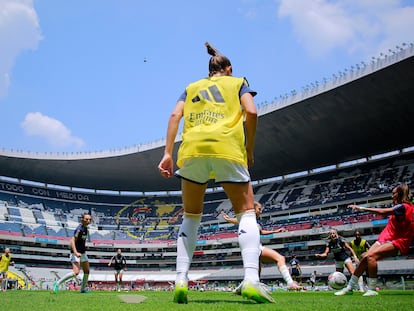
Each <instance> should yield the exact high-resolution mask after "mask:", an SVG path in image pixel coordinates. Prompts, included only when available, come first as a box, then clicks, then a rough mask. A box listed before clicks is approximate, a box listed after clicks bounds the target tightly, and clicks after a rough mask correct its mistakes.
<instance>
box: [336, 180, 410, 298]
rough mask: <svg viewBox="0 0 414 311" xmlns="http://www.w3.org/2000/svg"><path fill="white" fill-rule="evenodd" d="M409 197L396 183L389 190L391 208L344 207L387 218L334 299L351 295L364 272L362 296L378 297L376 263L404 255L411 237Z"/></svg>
mask: <svg viewBox="0 0 414 311" xmlns="http://www.w3.org/2000/svg"><path fill="white" fill-rule="evenodd" d="M410 198H411V193H410V189H409V188H408V186H407V185H406V184H400V185H398V186H396V187H395V188H394V189H393V190H392V203H393V206H392V207H388V208H372V207H362V206H358V205H354V204H352V205H349V206H348V207H349V208H352V209H353V210H357V211H368V212H372V213H377V214H382V215H389V218H388V223H387V225H386V226H385V228H384V230H382V232H381V233H380V235H379V236H378V239H377V241H376V242H375V243H374V244H373V245H372V246H371V247H370V249H369V250H368V251H367V252H366V253H365V255H363V257H362V259H361V261H360V262H359V265H358V267H357V268H356V269H355V271H354V273H353V274H352V276H351V279H350V281H349V283H348V285H347V286H346V287H345V288H344V289H342V290H340V291H338V292H336V293H335V295H336V296H342V295H346V294H350V293H352V288H353V287H354V286H355V284H357V282H358V278H359V277H360V276H361V275H362V274H363V273H364V271H366V270H367V283H368V291H367V292H366V293H365V294H364V295H363V296H376V295H378V292H376V291H375V288H376V281H377V273H378V263H377V261H378V260H381V259H384V258H386V257H395V256H397V255H399V254H401V255H406V254H407V253H408V250H409V248H410V244H411V241H412V240H413V238H414V216H413V215H414V205H413V204H412V202H411V200H410Z"/></svg>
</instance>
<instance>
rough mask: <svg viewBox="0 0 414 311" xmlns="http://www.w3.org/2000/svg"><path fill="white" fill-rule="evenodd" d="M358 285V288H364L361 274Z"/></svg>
mask: <svg viewBox="0 0 414 311" xmlns="http://www.w3.org/2000/svg"><path fill="white" fill-rule="evenodd" d="M358 287H359V289H360V290H364V278H363V276H362V275H361V276H360V277H359V279H358Z"/></svg>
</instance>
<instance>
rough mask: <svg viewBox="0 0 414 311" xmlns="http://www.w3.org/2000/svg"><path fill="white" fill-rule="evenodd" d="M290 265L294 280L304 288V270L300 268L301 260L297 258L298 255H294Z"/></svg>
mask: <svg viewBox="0 0 414 311" xmlns="http://www.w3.org/2000/svg"><path fill="white" fill-rule="evenodd" d="M289 265H290V270H291V272H290V274H291V275H292V278H293V280H294V281H295V282H297V284H299V286H302V268H301V267H300V262H299V259H297V258H296V255H293V258H292V260H291V261H290V262H289Z"/></svg>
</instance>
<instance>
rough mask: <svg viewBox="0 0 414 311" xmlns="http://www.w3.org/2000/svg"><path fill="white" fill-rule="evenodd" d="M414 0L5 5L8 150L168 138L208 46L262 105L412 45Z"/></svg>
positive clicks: (2, 79) (3, 91)
mask: <svg viewBox="0 0 414 311" xmlns="http://www.w3.org/2000/svg"><path fill="white" fill-rule="evenodd" d="M413 29H414V0H411V1H398V0H226V1H223V0H208V1H205V0H198V1H191V0H176V1H171V0H0V118H1V124H2V126H1V135H0V150H13V151H31V152H52V153H55V152H57V153H61V152H75V153H78V152H96V151H98V152H99V151H108V150H109V151H110V150H118V149H123V148H128V147H132V146H136V145H140V144H145V143H149V142H153V141H157V140H160V139H164V138H165V133H166V127H167V122H168V118H169V115H170V113H171V111H172V109H173V108H174V106H175V103H176V101H177V99H178V97H179V96H180V95H181V93H182V92H183V91H184V89H185V87H186V85H187V84H188V83H190V82H193V81H195V80H198V79H200V78H203V77H206V76H207V75H208V60H209V56H208V54H207V52H206V48H205V46H204V42H206V41H208V42H210V43H211V44H212V45H213V46H215V47H216V48H217V49H218V50H220V52H221V53H223V54H224V55H226V56H227V57H228V58H229V59H230V60H231V62H232V66H233V75H234V76H244V77H246V78H247V80H248V81H249V83H250V87H251V88H252V89H253V90H255V91H257V92H258V95H257V96H256V97H255V102H256V104H258V105H261V104H263V103H269V102H272V101H273V100H274V99H275V98H279V96H280V95H283V94H286V93H290V92H291V91H292V90H297V91H300V90H301V89H302V87H303V86H305V85H308V84H309V83H313V82H315V81H322V80H323V79H324V78H327V79H328V80H329V78H330V77H332V75H333V74H334V73H337V72H338V71H343V70H344V69H346V68H350V67H351V66H353V65H355V64H357V63H360V62H361V61H369V60H370V59H371V57H373V56H374V57H379V55H380V54H381V53H387V51H389V50H396V49H397V46H399V47H401V46H402V44H404V43H405V44H409V43H413V42H414V32H413Z"/></svg>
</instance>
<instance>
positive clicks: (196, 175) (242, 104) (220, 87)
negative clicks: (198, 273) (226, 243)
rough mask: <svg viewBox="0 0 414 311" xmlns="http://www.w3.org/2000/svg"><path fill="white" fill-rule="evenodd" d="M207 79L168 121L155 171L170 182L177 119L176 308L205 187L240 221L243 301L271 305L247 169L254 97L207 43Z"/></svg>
mask: <svg viewBox="0 0 414 311" xmlns="http://www.w3.org/2000/svg"><path fill="white" fill-rule="evenodd" d="M206 47H207V52H208V53H209V54H210V55H211V56H212V57H211V58H210V61H209V77H207V78H203V79H201V80H199V81H197V82H194V83H191V84H189V85H188V86H187V88H186V90H185V92H184V93H183V94H182V95H181V96H180V98H179V99H178V102H177V104H176V106H175V108H174V110H173V112H172V113H171V115H170V119H169V122H168V129H167V136H166V145H165V150H164V156H163V158H162V159H161V161H160V163H159V165H158V169H159V172H160V173H161V174H162V175H163V176H164V177H167V178H168V177H171V176H173V170H174V161H173V149H174V142H175V138H176V135H177V131H178V128H179V124H180V121H181V119H182V118H184V125H183V135H182V142H181V146H180V149H179V151H178V157H177V165H178V167H179V170H177V171H176V172H175V175H176V176H178V177H180V178H181V190H182V200H183V207H184V217H183V222H182V224H181V227H180V230H179V234H178V235H179V236H178V239H177V276H176V283H175V290H174V301H175V302H176V303H187V293H188V271H189V268H190V264H191V261H192V257H193V252H194V249H195V245H196V241H197V230H198V227H199V225H200V221H201V216H202V212H203V198H204V194H205V191H206V189H207V185H208V181H209V180H210V179H214V180H215V181H216V182H217V183H219V184H221V186H222V187H223V189H224V191H225V193H226V194H227V196H228V198H229V199H230V201H231V203H232V205H233V207H234V210H235V213H236V215H237V218H238V220H239V229H238V232H239V245H240V249H241V253H242V258H243V266H244V283H243V288H242V296H244V297H247V298H249V299H253V300H255V301H256V302H259V303H267V302H274V300H273V298H272V297H271V296H270V295H269V294H268V293H267V292H265V291H264V290H263V289H262V288H261V287H260V282H259V271H258V270H259V267H258V265H259V255H260V250H259V244H260V233H259V229H258V227H257V222H256V216H255V212H254V206H253V201H254V197H253V188H252V185H251V181H250V174H249V171H248V166H250V165H253V161H254V159H253V149H254V141H255V134H256V125H257V110H256V106H255V104H254V100H253V96H254V95H256V92H254V91H252V90H251V89H250V87H249V86H248V83H247V81H246V79H245V78H236V77H233V76H232V66H231V63H230V60H229V59H228V58H227V57H226V56H224V55H222V54H220V53H219V52H218V51H217V50H216V49H215V48H213V47H212V46H211V45H210V44H209V43H206Z"/></svg>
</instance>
